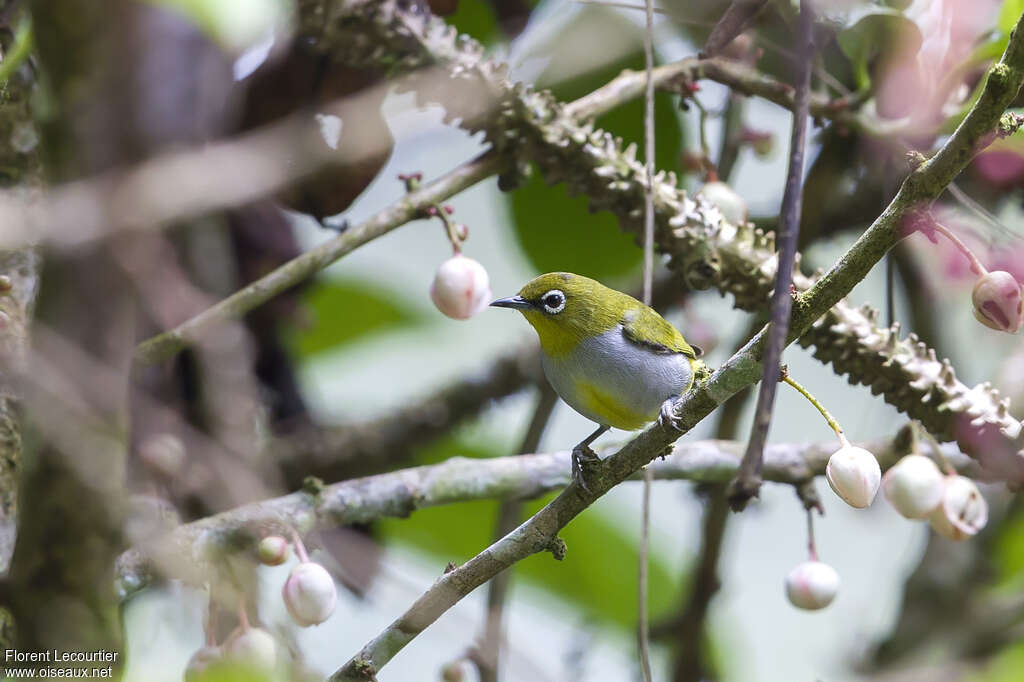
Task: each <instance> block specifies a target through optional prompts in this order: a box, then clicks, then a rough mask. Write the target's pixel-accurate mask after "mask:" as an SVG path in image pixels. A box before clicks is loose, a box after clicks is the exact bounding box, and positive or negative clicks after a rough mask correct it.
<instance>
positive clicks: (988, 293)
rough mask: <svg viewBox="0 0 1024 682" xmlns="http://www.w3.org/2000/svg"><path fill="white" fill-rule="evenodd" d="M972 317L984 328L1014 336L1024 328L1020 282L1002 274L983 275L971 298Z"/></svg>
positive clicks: (1023, 303) (1006, 274) (995, 272)
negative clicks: (1022, 325) (972, 305)
mask: <svg viewBox="0 0 1024 682" xmlns="http://www.w3.org/2000/svg"><path fill="white" fill-rule="evenodd" d="M971 300H972V301H973V303H974V316H975V317H976V318H978V321H979V322H981V323H982V324H983V325H985V326H986V327H989V328H991V329H995V330H996V331H1001V332H1008V333H1010V334H1016V333H1017V330H1018V329H1020V327H1021V324H1024V302H1022V300H1021V286H1020V282H1018V281H1017V279H1016V278H1015V277H1014V276H1013V275H1011V274H1010V273H1008V272H1006V271H1005V270H993V271H992V272H988V273H985V274H984V275H982V276H981V277H980V278H978V282H977V283H976V284H975V285H974V293H973V294H972V295H971Z"/></svg>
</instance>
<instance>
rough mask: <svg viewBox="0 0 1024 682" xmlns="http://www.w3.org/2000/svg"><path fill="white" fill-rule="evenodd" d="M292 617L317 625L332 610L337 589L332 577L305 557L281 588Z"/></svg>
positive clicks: (326, 617)
mask: <svg viewBox="0 0 1024 682" xmlns="http://www.w3.org/2000/svg"><path fill="white" fill-rule="evenodd" d="M281 595H282V596H283V597H284V605H285V606H286V607H288V613H290V614H291V616H292V620H294V621H295V622H296V623H298V624H299V625H301V626H302V627H309V626H310V625H319V624H320V623H323V622H324V621H325V620H327V619H328V618H330V617H331V614H332V613H334V605H335V604H336V603H337V601H338V591H337V589H335V587H334V578H332V577H331V574H330V573H328V572H327V569H325V568H324V567H323V566H321V565H320V564H317V563H314V562H312V561H304V562H302V563H301V564H299V565H298V566H296V567H295V568H293V569H292V573H291V575H289V576H288V580H287V581H285V584H284V587H283V588H282V589H281Z"/></svg>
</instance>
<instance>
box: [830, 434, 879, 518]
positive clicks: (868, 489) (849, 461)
mask: <svg viewBox="0 0 1024 682" xmlns="http://www.w3.org/2000/svg"><path fill="white" fill-rule="evenodd" d="M825 478H827V479H828V484H829V485H830V486H832V490H834V491H835V493H836V495H838V496H839V497H841V498H843V501H844V502H846V504H848V505H850V506H851V507H857V508H858V509H863V508H864V507H868V506H870V505H871V501H872V500H874V499H875V493H877V492H878V484H879V483H880V482H881V480H882V470H881V468H880V467H879V466H878V460H877V459H875V456H874V455H872V454H871V453H870V452H868V451H867V450H865V449H864V448H858V447H855V446H853V445H844V446H843V447H841V448H839V449H838V450H836V451H835V452H834V453H832V456H831V457H829V458H828V465H827V466H826V467H825Z"/></svg>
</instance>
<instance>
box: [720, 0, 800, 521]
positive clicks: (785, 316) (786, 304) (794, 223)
mask: <svg viewBox="0 0 1024 682" xmlns="http://www.w3.org/2000/svg"><path fill="white" fill-rule="evenodd" d="M813 26H814V14H813V11H812V7H811V3H810V2H809V0H801V2H800V40H801V56H800V57H801V58H800V59H799V61H798V72H799V75H798V77H797V88H796V100H795V102H796V105H795V108H794V111H793V134H792V138H791V140H790V148H789V170H788V171H787V173H786V189H785V192H784V193H783V195H782V208H781V209H780V211H779V215H780V219H779V227H780V231H781V234H780V235H779V251H778V269H777V271H776V276H775V292H774V294H773V295H772V319H771V322H769V324H768V345H767V347H766V349H765V358H764V375H763V377H762V379H761V388H760V392H759V393H758V396H757V408H756V410H755V412H754V426H753V428H752V430H751V434H750V444H749V445H748V447H747V454H746V455H745V456H744V458H743V466H742V467H741V468H740V474H739V476H738V477H737V479H736V483H735V485H734V486H733V487H732V490H730V493H729V498H730V503H731V504H732V507H733V509H734V510H737V511H738V510H741V509H743V508H744V507H745V506H746V503H747V502H748V501H749V500H750V498H751V497H754V496H756V495H757V491H758V488H759V487H760V485H761V480H760V474H761V453H762V452H763V450H764V444H765V441H766V440H767V438H768V429H769V427H770V426H771V419H772V411H773V408H774V405H775V390H776V388H777V385H778V378H779V365H780V361H781V358H782V350H783V348H784V347H785V346H786V336H787V333H788V331H789V315H790V310H791V309H792V306H793V298H792V294H791V292H790V288H791V287H792V285H793V268H794V267H795V262H796V244H797V239H798V238H799V236H800V199H801V194H802V190H803V176H804V146H805V143H806V138H807V113H808V94H809V92H810V87H811V69H810V63H811V61H812V59H811V51H812V50H813V46H812V43H811V41H812V35H811V30H812V28H813Z"/></svg>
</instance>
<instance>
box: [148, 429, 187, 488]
mask: <svg viewBox="0 0 1024 682" xmlns="http://www.w3.org/2000/svg"><path fill="white" fill-rule="evenodd" d="M186 456H187V453H186V451H185V444H184V443H182V442H181V439H180V438H178V437H177V436H175V435H174V434H172V433H158V434H155V435H152V436H150V437H149V438H146V439H145V440H144V441H142V444H141V445H139V457H140V458H141V459H142V461H144V462H145V463H146V464H147V465H149V466H150V467H152V469H153V470H154V471H156V472H158V473H160V474H161V475H163V476H166V477H168V478H174V477H176V476H178V475H179V474H180V473H181V469H182V467H183V466H184V464H185V458H186Z"/></svg>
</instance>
